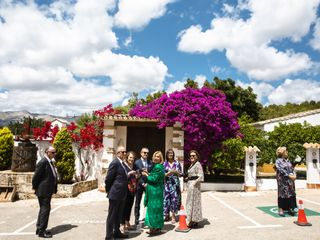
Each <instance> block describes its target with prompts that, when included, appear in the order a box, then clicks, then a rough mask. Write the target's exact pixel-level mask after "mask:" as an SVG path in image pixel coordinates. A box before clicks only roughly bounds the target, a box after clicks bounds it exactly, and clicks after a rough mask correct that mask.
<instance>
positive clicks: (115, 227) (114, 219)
mask: <svg viewBox="0 0 320 240" xmlns="http://www.w3.org/2000/svg"><path fill="white" fill-rule="evenodd" d="M116 154H117V157H116V158H115V159H114V160H113V161H112V162H111V163H110V165H109V169H108V172H107V176H106V179H105V188H106V192H107V197H108V198H109V209H108V217H107V222H106V238H105V239H113V238H126V237H128V235H125V234H122V233H121V231H120V218H121V216H122V212H123V209H124V205H125V200H126V198H127V191H128V190H127V189H128V177H127V172H126V168H125V166H124V162H123V161H124V160H125V157H126V149H125V148H124V147H123V146H119V147H118V148H117V151H116Z"/></svg>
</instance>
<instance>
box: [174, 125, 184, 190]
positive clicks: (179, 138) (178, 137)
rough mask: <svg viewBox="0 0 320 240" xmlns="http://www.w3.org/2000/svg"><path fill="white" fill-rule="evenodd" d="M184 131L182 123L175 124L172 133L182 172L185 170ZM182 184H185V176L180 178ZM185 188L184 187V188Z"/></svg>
mask: <svg viewBox="0 0 320 240" xmlns="http://www.w3.org/2000/svg"><path fill="white" fill-rule="evenodd" d="M183 148H184V131H183V130H182V129H181V124H180V123H175V124H174V125H173V133H172V149H173V151H174V152H175V155H176V159H177V160H178V161H179V163H180V165H181V168H182V172H184V150H183ZM180 186H183V177H181V178H180ZM182 190H183V188H182Z"/></svg>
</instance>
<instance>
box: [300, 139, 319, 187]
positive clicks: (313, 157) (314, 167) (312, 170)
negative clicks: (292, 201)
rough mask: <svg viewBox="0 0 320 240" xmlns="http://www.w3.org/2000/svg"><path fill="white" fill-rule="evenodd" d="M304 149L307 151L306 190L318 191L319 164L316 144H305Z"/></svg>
mask: <svg viewBox="0 0 320 240" xmlns="http://www.w3.org/2000/svg"><path fill="white" fill-rule="evenodd" d="M303 146H304V148H305V149H306V150H307V153H306V163H307V188H316V189H320V163H319V159H320V158H319V148H320V144H318V143H305V144H303Z"/></svg>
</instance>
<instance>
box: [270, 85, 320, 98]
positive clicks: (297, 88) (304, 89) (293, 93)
mask: <svg viewBox="0 0 320 240" xmlns="http://www.w3.org/2000/svg"><path fill="white" fill-rule="evenodd" d="M268 99H269V103H270V104H286V103H287V102H291V103H301V102H304V101H311V100H314V101H320V82H317V81H314V80H304V79H294V80H292V79H286V80H285V82H284V83H283V84H281V85H280V86H278V87H277V88H275V89H274V91H272V93H271V94H270V95H269V97H268Z"/></svg>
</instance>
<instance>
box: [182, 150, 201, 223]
mask: <svg viewBox="0 0 320 240" xmlns="http://www.w3.org/2000/svg"><path fill="white" fill-rule="evenodd" d="M189 157H190V161H191V165H190V167H189V169H188V176H187V178H186V180H187V201H186V212H187V221H188V227H190V228H195V227H197V226H198V222H200V221H202V208H201V187H200V184H201V182H202V181H203V180H204V175H203V169H202V166H201V164H200V162H199V159H200V155H199V153H198V152H197V151H196V150H191V151H190V153H189Z"/></svg>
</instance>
